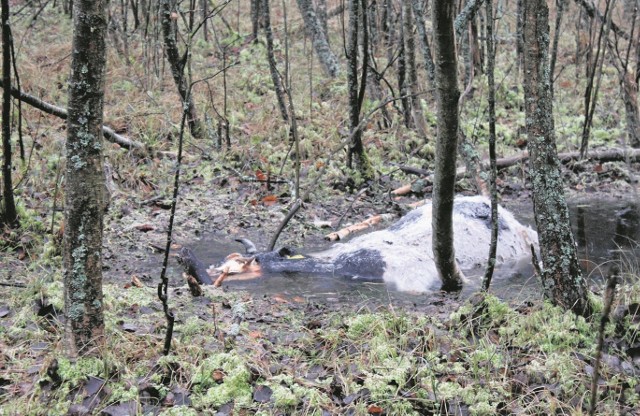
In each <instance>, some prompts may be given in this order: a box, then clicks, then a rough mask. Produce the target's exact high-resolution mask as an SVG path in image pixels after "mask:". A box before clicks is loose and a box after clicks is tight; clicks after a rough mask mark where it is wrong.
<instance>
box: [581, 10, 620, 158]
mask: <svg viewBox="0 0 640 416" xmlns="http://www.w3.org/2000/svg"><path fill="white" fill-rule="evenodd" d="M615 3H616V2H615V0H612V1H609V0H607V1H606V5H607V7H606V10H605V17H607V18H606V20H605V21H603V23H602V26H601V27H600V33H599V35H598V45H597V49H596V57H595V60H594V61H593V66H592V67H591V68H590V72H589V76H588V78H589V79H588V82H587V88H586V91H585V108H584V122H583V123H582V142H581V143H580V154H582V157H585V156H586V154H587V149H588V147H589V138H590V136H591V127H592V125H593V114H594V113H595V108H596V102H597V100H598V92H599V90H600V82H601V80H602V66H603V65H604V57H605V55H606V53H607V51H606V48H603V42H606V41H607V39H608V37H609V27H610V24H611V11H612V10H613V7H614V6H615ZM596 74H597V76H598V78H597V80H596V84H595V87H594V85H593V80H594V78H595V76H596Z"/></svg>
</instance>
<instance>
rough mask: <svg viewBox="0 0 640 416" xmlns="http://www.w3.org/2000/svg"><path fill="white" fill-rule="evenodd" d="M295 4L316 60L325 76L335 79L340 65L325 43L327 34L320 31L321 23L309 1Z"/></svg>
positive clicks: (301, 0)
mask: <svg viewBox="0 0 640 416" xmlns="http://www.w3.org/2000/svg"><path fill="white" fill-rule="evenodd" d="M296 2H297V3H298V9H300V14H301V15H302V18H303V19H304V25H305V27H306V28H307V31H308V33H310V34H311V40H312V42H313V47H314V49H315V50H316V54H317V55H318V60H319V61H320V63H321V64H322V67H323V68H324V70H325V72H326V73H327V75H329V76H330V77H331V78H335V77H336V76H337V75H338V73H340V65H339V64H338V59H337V58H336V56H335V55H334V54H333V52H332V51H331V48H330V47H329V42H328V41H327V36H328V34H327V33H325V32H324V31H323V30H322V23H321V22H320V19H318V15H317V14H316V12H315V11H314V9H313V5H312V4H311V0H296Z"/></svg>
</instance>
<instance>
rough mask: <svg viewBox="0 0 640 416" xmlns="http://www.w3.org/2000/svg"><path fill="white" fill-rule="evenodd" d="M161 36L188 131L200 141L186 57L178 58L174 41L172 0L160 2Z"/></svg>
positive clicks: (174, 29)
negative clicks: (186, 116) (185, 111)
mask: <svg viewBox="0 0 640 416" xmlns="http://www.w3.org/2000/svg"><path fill="white" fill-rule="evenodd" d="M161 7H162V11H161V13H162V18H161V20H162V36H163V38H164V50H165V53H166V56H167V62H169V67H170V68H171V75H172V76H173V81H174V82H175V84H176V87H177V88H178V93H179V94H180V98H182V102H183V105H187V106H188V107H189V119H188V120H187V122H188V123H189V131H190V132H191V135H192V136H193V137H194V138H196V139H201V138H202V134H203V132H204V129H203V127H202V123H201V121H200V119H199V118H198V113H197V111H196V105H195V103H194V102H193V96H192V95H191V93H190V91H189V85H188V83H187V79H186V77H185V75H184V69H185V64H186V62H187V56H186V55H184V56H182V57H181V56H180V53H179V51H178V41H177V39H176V21H177V14H174V13H177V12H176V11H175V3H174V2H173V0H162V6H161Z"/></svg>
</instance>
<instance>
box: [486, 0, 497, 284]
mask: <svg viewBox="0 0 640 416" xmlns="http://www.w3.org/2000/svg"><path fill="white" fill-rule="evenodd" d="M486 11H487V79H488V84H489V163H490V165H491V168H490V169H489V173H490V180H489V183H490V184H491V186H490V194H491V245H490V247H489V260H488V262H487V268H486V270H485V272H484V276H483V278H482V290H485V291H487V290H489V286H490V285H491V279H492V277H493V269H494V267H495V264H496V252H497V249H498V190H497V187H496V178H497V176H498V173H497V172H498V168H497V166H496V83H495V76H494V72H495V71H494V70H495V64H496V49H495V43H494V39H493V0H486Z"/></svg>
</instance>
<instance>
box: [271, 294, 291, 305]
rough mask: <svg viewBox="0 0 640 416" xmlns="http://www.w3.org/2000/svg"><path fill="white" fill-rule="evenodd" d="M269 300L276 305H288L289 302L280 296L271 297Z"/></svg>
mask: <svg viewBox="0 0 640 416" xmlns="http://www.w3.org/2000/svg"><path fill="white" fill-rule="evenodd" d="M271 299H273V300H274V301H276V302H278V303H289V301H288V300H287V299H286V298H285V297H284V296H282V295H273V297H272V298H271Z"/></svg>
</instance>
